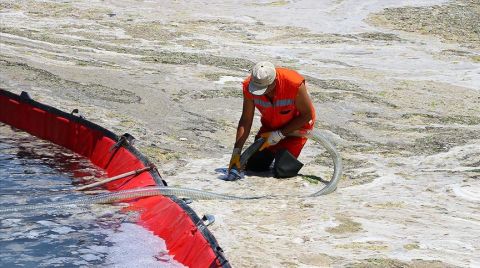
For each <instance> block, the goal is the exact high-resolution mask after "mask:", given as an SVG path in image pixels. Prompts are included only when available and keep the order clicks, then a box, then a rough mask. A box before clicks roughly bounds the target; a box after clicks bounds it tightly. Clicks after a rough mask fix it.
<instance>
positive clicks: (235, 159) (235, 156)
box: [228, 148, 241, 171]
mask: <svg viewBox="0 0 480 268" xmlns="http://www.w3.org/2000/svg"><path fill="white" fill-rule="evenodd" d="M240 152H241V149H240V148H234V149H233V152H232V157H231V158H230V164H229V165H228V171H230V169H232V168H236V169H237V170H240V169H241V165H240Z"/></svg>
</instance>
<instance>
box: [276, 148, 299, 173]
mask: <svg viewBox="0 0 480 268" xmlns="http://www.w3.org/2000/svg"><path fill="white" fill-rule="evenodd" d="M302 167H303V164H302V162H300V161H298V160H297V158H296V157H295V156H293V155H292V154H291V153H290V152H289V151H288V150H280V151H278V152H277V153H276V154H275V163H274V164H273V174H274V176H275V177H276V178H290V177H295V176H297V174H298V171H300V169H301V168H302Z"/></svg>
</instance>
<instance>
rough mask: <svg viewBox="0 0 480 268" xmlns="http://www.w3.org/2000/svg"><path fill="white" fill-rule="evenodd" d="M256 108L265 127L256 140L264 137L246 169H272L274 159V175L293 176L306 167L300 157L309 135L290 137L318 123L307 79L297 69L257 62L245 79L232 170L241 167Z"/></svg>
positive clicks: (230, 167)
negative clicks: (243, 148)
mask: <svg viewBox="0 0 480 268" xmlns="http://www.w3.org/2000/svg"><path fill="white" fill-rule="evenodd" d="M255 107H256V108H257V109H258V110H259V111H260V114H261V123H262V126H261V128H260V130H259V132H258V134H257V135H256V137H255V139H258V138H260V137H262V138H264V139H265V142H264V144H263V145H262V146H261V147H260V149H259V151H258V152H256V153H255V154H254V155H253V156H252V157H251V158H250V159H249V160H248V161H247V164H246V167H245V168H246V170H250V171H254V172H262V171H267V170H269V168H270V166H271V164H272V162H273V160H275V163H274V166H273V173H274V175H275V177H293V176H296V175H297V174H298V171H299V170H300V168H301V167H302V166H303V164H302V163H300V162H299V161H298V160H297V158H298V156H299V155H300V152H301V151H302V148H303V146H304V145H305V143H306V141H307V138H306V137H298V136H289V134H292V133H293V132H302V133H305V132H308V131H309V130H311V129H313V125H314V123H315V109H314V107H313V104H312V101H311V100H310V97H309V95H308V92H307V88H306V86H305V79H304V78H303V77H302V76H301V75H300V74H298V73H297V72H296V71H293V70H289V69H286V68H275V66H274V65H273V64H272V63H270V62H266V61H263V62H259V63H257V64H255V66H254V67H253V69H252V72H251V75H250V76H248V77H247V78H246V79H245V81H244V82H243V110H242V116H241V117H240V120H239V122H238V127H237V135H236V139H235V145H234V149H233V153H232V157H231V160H230V164H229V167H228V169H229V171H230V169H232V168H235V169H237V170H240V169H241V168H243V167H241V166H240V165H241V164H240V154H241V151H242V147H243V145H244V144H245V141H246V140H247V138H248V136H249V134H250V128H251V126H252V122H253V116H254V112H255Z"/></svg>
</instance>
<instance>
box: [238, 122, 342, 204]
mask: <svg viewBox="0 0 480 268" xmlns="http://www.w3.org/2000/svg"><path fill="white" fill-rule="evenodd" d="M288 136H296V137H307V138H309V139H312V140H314V141H316V142H318V143H320V144H321V145H322V146H323V147H324V148H325V149H326V150H327V152H328V153H329V154H330V157H331V158H332V160H333V174H332V178H331V179H330V181H329V182H328V183H327V185H325V187H323V188H322V189H321V190H319V191H318V192H315V193H313V194H311V195H308V196H309V197H314V196H319V195H325V194H329V193H331V192H333V191H335V189H337V184H338V182H339V181H340V178H341V177H342V170H343V165H342V158H341V157H340V154H339V153H338V152H337V150H336V149H335V147H334V146H333V145H332V144H331V143H330V141H328V138H327V137H326V136H325V135H324V134H322V133H321V132H320V131H319V130H318V129H313V130H311V131H309V132H307V133H299V132H293V133H290V134H288ZM264 141H265V139H263V138H259V139H257V140H256V141H255V142H254V143H253V144H252V145H250V146H249V147H248V148H247V149H245V151H244V152H243V153H242V155H241V156H240V164H241V165H242V166H244V165H245V164H246V163H247V161H248V159H249V158H250V157H251V156H252V155H253V154H254V153H255V152H257V151H258V149H260V146H262V144H263V142H264Z"/></svg>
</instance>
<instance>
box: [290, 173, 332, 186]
mask: <svg viewBox="0 0 480 268" xmlns="http://www.w3.org/2000/svg"><path fill="white" fill-rule="evenodd" d="M297 176H300V177H302V178H303V179H305V180H307V181H310V182H316V183H318V182H321V183H323V184H328V183H329V181H327V180H325V179H324V178H322V177H319V176H315V175H305V174H302V173H298V175H297Z"/></svg>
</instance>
